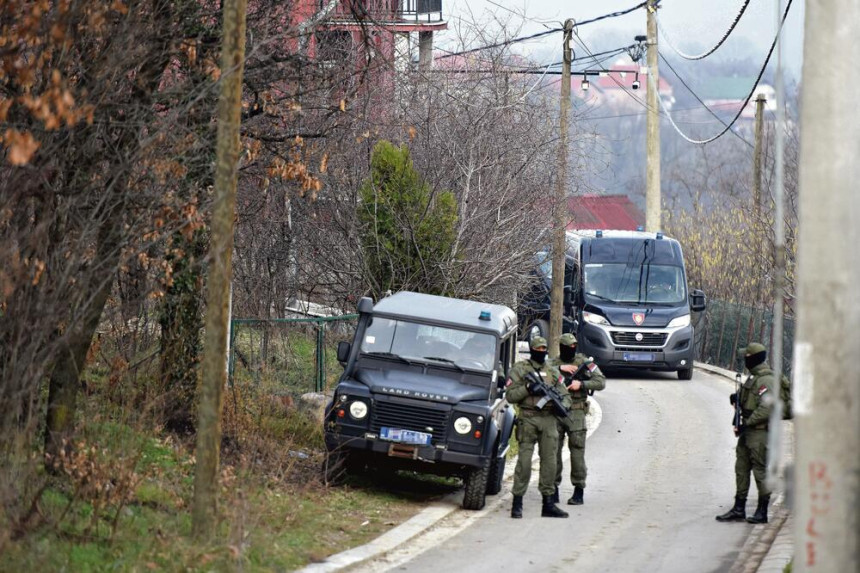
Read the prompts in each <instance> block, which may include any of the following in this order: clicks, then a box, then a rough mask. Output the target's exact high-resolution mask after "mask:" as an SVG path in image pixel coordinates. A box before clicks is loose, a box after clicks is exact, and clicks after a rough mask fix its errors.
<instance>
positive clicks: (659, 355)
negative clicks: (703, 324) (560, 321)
mask: <svg viewBox="0 0 860 573" xmlns="http://www.w3.org/2000/svg"><path fill="white" fill-rule="evenodd" d="M640 335H641V336H640ZM637 338H641V340H637ZM577 345H578V347H579V348H578V350H579V352H582V353H583V354H585V355H586V356H591V357H593V358H594V361H595V362H597V364H598V366H601V367H604V366H609V367H616V368H620V367H623V368H641V369H646V370H663V371H675V370H684V369H687V368H692V367H693V356H694V347H693V327H692V326H690V325H688V326H681V327H677V328H642V327H623V326H605V325H597V324H591V323H588V322H586V323H583V324H582V326H581V327H580V331H579V335H578V337H577Z"/></svg>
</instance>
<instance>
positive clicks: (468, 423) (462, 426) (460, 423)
mask: <svg viewBox="0 0 860 573" xmlns="http://www.w3.org/2000/svg"><path fill="white" fill-rule="evenodd" d="M471 430H472V420H470V419H469V418H467V417H466V416H460V417H459V418H457V419H456V420H454V431H455V432H457V433H458V434H468V433H469V432H470V431H471Z"/></svg>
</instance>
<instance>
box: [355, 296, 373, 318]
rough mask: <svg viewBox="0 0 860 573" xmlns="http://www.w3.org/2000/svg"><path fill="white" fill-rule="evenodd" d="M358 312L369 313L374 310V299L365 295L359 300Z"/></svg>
mask: <svg viewBox="0 0 860 573" xmlns="http://www.w3.org/2000/svg"><path fill="white" fill-rule="evenodd" d="M358 312H360V313H361V314H368V313H370V312H373V299H372V298H370V297H369V296H363V297H361V299H359V301H358Z"/></svg>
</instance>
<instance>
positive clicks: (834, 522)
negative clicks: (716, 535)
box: [793, 0, 860, 572]
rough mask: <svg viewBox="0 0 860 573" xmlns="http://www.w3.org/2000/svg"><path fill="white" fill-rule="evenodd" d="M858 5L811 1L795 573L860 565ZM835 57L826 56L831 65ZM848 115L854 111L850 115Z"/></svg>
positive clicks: (803, 157) (797, 369)
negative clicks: (853, 84) (853, 83)
mask: <svg viewBox="0 0 860 573" xmlns="http://www.w3.org/2000/svg"><path fill="white" fill-rule="evenodd" d="M858 22H860V3H858V2H856V0H816V1H813V2H807V3H806V24H805V35H804V53H803V83H802V90H803V92H802V94H801V101H803V102H804V105H803V106H802V107H801V110H802V115H801V126H802V129H801V131H800V134H801V140H800V234H799V237H800V241H799V264H798V283H799V287H798V294H799V309H800V312H799V321H798V326H797V329H796V332H797V339H796V341H795V349H794V369H793V374H794V398H793V404H794V412H795V420H794V424H795V432H796V444H797V458H796V459H797V461H796V476H797V477H796V483H797V488H796V490H795V492H794V507H795V508H796V513H795V524H794V540H795V553H794V569H793V571H799V572H805V571H828V572H830V571H832V572H842V571H860V522H858V514H859V513H860V367H858V363H857V351H858V349H860V259H858V257H857V248H858V247H857V246H858V245H860V195H858V193H857V181H860V162H858V161H857V150H858V149H860V123H858V122H857V121H856V120H854V119H853V118H852V113H853V112H852V110H854V109H855V108H856V99H857V94H856V93H855V90H853V89H850V88H848V89H846V85H845V78H850V77H853V75H854V68H855V66H856V62H857V61H858V59H860V34H858V31H860V30H858ZM822 62H827V65H822ZM846 114H847V115H846Z"/></svg>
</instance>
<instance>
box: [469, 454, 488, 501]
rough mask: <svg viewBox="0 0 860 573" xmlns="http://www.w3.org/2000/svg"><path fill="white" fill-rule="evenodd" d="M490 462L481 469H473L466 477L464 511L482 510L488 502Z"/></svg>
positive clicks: (485, 463)
mask: <svg viewBox="0 0 860 573" xmlns="http://www.w3.org/2000/svg"><path fill="white" fill-rule="evenodd" d="M489 474H490V460H487V461H486V462H484V464H483V465H482V466H481V467H479V468H471V469H470V470H469V473H468V474H467V475H466V479H465V482H466V483H465V485H466V488H465V489H466V491H465V493H464V494H463V509H475V510H477V509H482V508H483V507H484V504H485V503H486V501H487V477H488V476H489Z"/></svg>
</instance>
